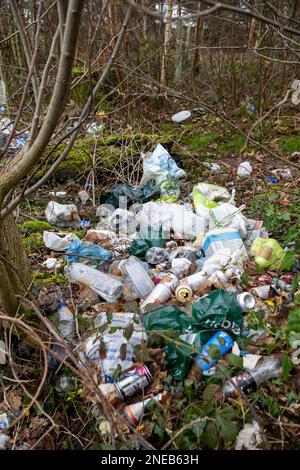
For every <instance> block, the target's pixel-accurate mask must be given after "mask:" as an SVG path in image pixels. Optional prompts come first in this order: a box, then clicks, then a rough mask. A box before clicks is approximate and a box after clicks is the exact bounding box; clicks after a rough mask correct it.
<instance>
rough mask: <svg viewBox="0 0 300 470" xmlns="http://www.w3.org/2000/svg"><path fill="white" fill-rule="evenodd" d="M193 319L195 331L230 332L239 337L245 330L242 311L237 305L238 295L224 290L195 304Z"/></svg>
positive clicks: (217, 291)
mask: <svg viewBox="0 0 300 470" xmlns="http://www.w3.org/2000/svg"><path fill="white" fill-rule="evenodd" d="M192 318H193V321H194V329H195V328H197V330H199V329H202V330H206V329H207V330H217V329H222V330H230V331H231V332H232V333H233V334H234V335H236V336H239V335H241V332H242V329H243V315H242V310H241V308H240V306H239V304H238V303H237V300H236V295H235V294H234V293H233V292H227V291H224V290H222V289H218V290H215V291H214V292H212V293H211V294H209V295H206V296H205V297H202V298H201V299H199V300H198V301H197V302H195V303H194V305H193V307H192ZM202 340H204V337H203V336H202Z"/></svg>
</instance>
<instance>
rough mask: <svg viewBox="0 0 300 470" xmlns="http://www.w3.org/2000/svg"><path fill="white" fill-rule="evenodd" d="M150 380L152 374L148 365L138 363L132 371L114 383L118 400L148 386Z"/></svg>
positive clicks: (124, 398)
mask: <svg viewBox="0 0 300 470" xmlns="http://www.w3.org/2000/svg"><path fill="white" fill-rule="evenodd" d="M151 382H152V374H151V372H150V371H149V369H148V367H147V366H145V365H139V366H137V367H136V368H135V369H133V370H132V371H129V372H127V373H125V374H124V376H123V377H121V379H120V380H117V381H116V382H115V383H114V385H115V388H116V393H117V396H118V398H120V400H126V398H128V397H131V396H132V395H135V394H136V393H138V392H140V391H141V390H143V389H144V388H146V387H148V385H150V383H151Z"/></svg>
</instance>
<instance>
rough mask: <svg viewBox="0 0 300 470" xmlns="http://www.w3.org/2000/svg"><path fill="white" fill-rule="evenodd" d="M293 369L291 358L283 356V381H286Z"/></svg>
mask: <svg viewBox="0 0 300 470" xmlns="http://www.w3.org/2000/svg"><path fill="white" fill-rule="evenodd" d="M292 368H293V363H292V361H291V360H290V358H289V356H287V355H286V354H285V355H284V356H283V361H282V378H283V380H286V379H287V378H288V376H289V374H290V372H291V370H292Z"/></svg>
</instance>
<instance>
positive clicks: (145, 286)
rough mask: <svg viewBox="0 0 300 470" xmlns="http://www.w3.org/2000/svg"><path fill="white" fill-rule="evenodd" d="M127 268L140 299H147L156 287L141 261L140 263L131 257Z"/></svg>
mask: <svg viewBox="0 0 300 470" xmlns="http://www.w3.org/2000/svg"><path fill="white" fill-rule="evenodd" d="M125 266H126V270H127V272H128V275H129V277H130V279H131V281H132V283H133V285H134V287H135V288H136V290H137V291H138V293H139V295H140V297H146V296H147V295H149V294H150V292H151V291H153V289H154V287H155V286H154V283H153V282H152V279H151V277H150V276H149V274H148V273H147V271H146V270H145V268H144V266H143V264H142V263H141V261H139V260H138V259H137V258H136V257H135V256H130V257H129V258H128V260H127V262H126V265H125Z"/></svg>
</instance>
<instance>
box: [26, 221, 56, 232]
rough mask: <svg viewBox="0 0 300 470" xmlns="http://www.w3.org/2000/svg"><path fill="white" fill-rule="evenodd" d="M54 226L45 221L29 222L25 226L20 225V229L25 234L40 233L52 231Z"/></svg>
mask: <svg viewBox="0 0 300 470" xmlns="http://www.w3.org/2000/svg"><path fill="white" fill-rule="evenodd" d="M51 228H52V226H51V225H50V224H48V222H46V221H44V220H27V221H26V222H24V223H23V224H20V225H18V229H19V230H20V231H21V232H25V233H34V232H40V231H43V230H50V229H51Z"/></svg>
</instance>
